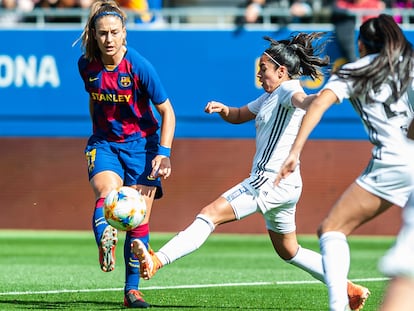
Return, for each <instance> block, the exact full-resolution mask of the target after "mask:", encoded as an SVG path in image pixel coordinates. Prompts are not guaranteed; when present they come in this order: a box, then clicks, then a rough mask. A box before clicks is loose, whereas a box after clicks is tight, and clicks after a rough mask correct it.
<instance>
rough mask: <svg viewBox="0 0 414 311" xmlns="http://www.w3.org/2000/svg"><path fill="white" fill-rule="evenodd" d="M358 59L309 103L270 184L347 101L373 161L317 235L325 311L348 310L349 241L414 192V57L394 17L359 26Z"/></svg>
mask: <svg viewBox="0 0 414 311" xmlns="http://www.w3.org/2000/svg"><path fill="white" fill-rule="evenodd" d="M358 48H359V54H360V56H361V58H360V59H359V60H357V61H356V62H353V63H350V64H346V65H344V66H343V67H342V68H340V69H339V70H337V71H336V72H335V73H334V74H333V75H332V76H331V78H330V79H329V80H328V82H327V83H326V85H325V86H324V87H323V89H322V90H321V92H320V93H319V94H318V96H317V97H316V98H315V99H314V100H313V101H312V103H311V104H310V106H309V108H308V111H307V113H306V115H305V117H304V118H303V122H302V125H301V128H300V130H299V133H298V135H297V137H296V139H295V142H294V144H293V146H292V149H291V151H290V153H289V156H288V157H287V159H286V161H285V162H284V164H283V166H282V168H281V169H280V173H279V175H278V177H277V179H276V181H275V184H278V183H279V182H280V183H281V182H283V180H287V179H288V178H289V177H290V174H292V172H294V170H295V168H296V166H297V164H298V157H299V155H300V153H301V151H302V148H303V146H304V144H305V142H306V140H307V138H308V136H309V134H310V133H311V132H312V130H313V129H314V128H315V127H316V126H317V124H318V122H319V120H320V119H321V117H322V115H323V114H324V112H325V111H326V110H327V109H328V108H329V107H330V106H331V105H333V104H335V103H338V102H342V101H343V99H345V98H349V100H350V101H351V103H352V105H353V107H354V108H355V110H356V112H357V113H358V115H359V116H360V118H361V120H362V122H363V124H364V127H365V129H366V132H367V134H368V137H369V140H370V142H371V143H372V144H373V146H374V147H373V149H372V157H371V160H370V162H369V164H368V166H367V167H366V169H365V170H364V171H363V172H362V173H361V175H360V176H359V177H358V178H357V179H356V180H355V182H354V183H352V184H351V185H350V186H349V187H348V189H347V190H346V191H345V192H344V193H343V194H342V196H341V197H340V198H339V199H338V201H337V202H336V203H335V204H334V206H333V207H332V208H331V210H330V212H329V214H328V215H327V217H326V218H325V219H324V220H323V221H322V223H321V225H320V227H319V229H318V236H319V241H320V249H321V254H322V258H323V267H324V271H325V281H326V284H327V286H328V293H329V306H330V310H331V311H344V310H348V308H349V306H348V297H347V275H348V271H349V266H350V251H349V245H348V242H347V236H348V235H349V234H351V232H352V231H353V230H355V229H356V228H358V227H359V226H360V225H362V224H364V223H365V222H367V221H369V220H371V219H372V218H374V217H376V216H378V215H379V214H381V213H383V212H384V211H385V210H387V209H388V208H390V207H391V206H393V205H397V206H400V207H403V206H405V205H406V203H407V201H408V198H409V196H410V194H411V193H412V192H413V183H412V176H411V174H412V172H411V170H410V161H413V159H414V153H413V149H412V146H411V144H409V143H408V140H407V137H406V134H407V128H408V125H409V124H410V122H411V120H412V117H413V107H412V104H413V102H414V101H413V98H414V94H413V93H414V84H413V79H412V75H413V50H412V46H411V44H410V43H409V42H408V40H407V39H406V37H405V36H404V34H403V32H402V30H401V29H400V27H399V26H398V24H396V23H395V21H394V19H393V17H392V16H389V15H385V14H381V15H379V16H378V17H375V18H372V19H369V20H368V21H366V22H365V23H363V24H362V25H361V27H360V34H359V39H358Z"/></svg>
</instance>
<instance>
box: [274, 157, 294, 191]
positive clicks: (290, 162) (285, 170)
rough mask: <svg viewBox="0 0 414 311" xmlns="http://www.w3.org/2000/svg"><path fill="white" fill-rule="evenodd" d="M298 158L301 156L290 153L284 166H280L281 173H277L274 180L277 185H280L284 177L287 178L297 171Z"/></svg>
mask: <svg viewBox="0 0 414 311" xmlns="http://www.w3.org/2000/svg"><path fill="white" fill-rule="evenodd" d="M298 160H299V157H298V156H297V155H295V154H289V155H288V157H287V158H286V160H285V162H283V164H282V166H281V167H280V170H279V173H278V174H277V176H276V179H275V181H274V182H273V184H274V185H275V186H277V185H279V182H280V181H281V180H282V179H284V178H287V177H288V176H289V175H290V174H292V173H293V172H294V171H295V169H296V166H297V165H298Z"/></svg>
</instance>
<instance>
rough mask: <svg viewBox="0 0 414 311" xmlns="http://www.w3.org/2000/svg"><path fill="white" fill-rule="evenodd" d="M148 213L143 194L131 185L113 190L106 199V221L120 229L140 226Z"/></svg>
mask: <svg viewBox="0 0 414 311" xmlns="http://www.w3.org/2000/svg"><path fill="white" fill-rule="evenodd" d="M146 213H147V206H146V205H145V200H144V198H143V196H142V195H141V194H140V193H139V192H138V191H137V190H135V189H133V188H131V187H121V188H119V189H114V190H112V191H111V192H110V193H109V194H108V195H107V196H106V198H105V201H104V215H105V219H106V221H107V222H108V223H109V224H110V225H111V226H112V227H114V228H116V229H119V230H124V231H129V230H132V229H134V228H136V227H138V226H139V225H140V224H141V223H142V221H143V220H144V218H145V214H146Z"/></svg>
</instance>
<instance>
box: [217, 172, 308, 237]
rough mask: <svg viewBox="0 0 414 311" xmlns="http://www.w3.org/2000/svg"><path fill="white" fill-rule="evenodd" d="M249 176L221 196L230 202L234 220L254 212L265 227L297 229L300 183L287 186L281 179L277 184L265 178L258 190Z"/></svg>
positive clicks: (270, 228)
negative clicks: (296, 218)
mask: <svg viewBox="0 0 414 311" xmlns="http://www.w3.org/2000/svg"><path fill="white" fill-rule="evenodd" d="M251 180H252V178H246V179H245V180H244V181H243V182H241V183H240V184H238V185H236V186H234V187H233V188H231V189H230V190H228V191H226V192H225V193H224V194H223V195H222V196H223V197H224V198H225V199H226V200H227V201H228V202H229V203H230V205H231V206H232V208H233V211H234V214H235V215H236V219H242V218H245V217H247V216H249V215H252V214H254V213H256V212H258V213H261V214H262V215H263V217H264V219H265V222H266V228H267V229H268V230H271V231H274V232H277V233H280V234H287V233H291V232H294V231H295V230H296V224H295V213H296V203H297V202H298V200H299V198H300V195H301V192H302V185H301V184H300V185H296V186H295V185H290V184H286V183H284V182H283V181H282V182H280V184H279V185H278V186H277V187H274V186H273V181H271V180H270V179H269V180H267V181H266V182H265V183H264V184H263V185H261V186H260V188H259V189H255V188H253V187H252V186H251V184H250V181H251Z"/></svg>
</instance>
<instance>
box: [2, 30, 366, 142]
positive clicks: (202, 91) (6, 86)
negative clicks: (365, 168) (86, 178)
mask: <svg viewBox="0 0 414 311" xmlns="http://www.w3.org/2000/svg"><path fill="white" fill-rule="evenodd" d="M81 31H82V30H81V29H70V30H38V29H36V30H2V38H3V42H8V44H4V45H3V46H2V47H1V48H0V98H1V110H0V136H3V137H7V136H25V137H39V136H41V137H87V136H89V135H90V133H91V122H90V118H89V111H88V97H87V93H86V92H85V90H84V87H83V84H82V81H81V79H80V76H79V73H78V70H77V60H78V58H79V56H80V54H81V49H80V45H79V43H78V44H76V45H74V46H73V44H74V42H75V41H76V40H77V39H78V38H79V36H80V34H81ZM290 34H291V31H289V29H283V30H280V31H277V32H271V31H243V32H233V31H228V30H222V31H220V30H214V31H213V30H194V31H189V30H176V31H174V30H129V31H128V35H127V41H128V45H130V46H133V47H134V48H136V49H137V50H138V51H139V52H141V53H142V54H143V55H144V56H145V57H146V58H148V59H149V61H150V62H151V63H152V64H153V65H154V66H155V68H156V70H157V71H158V74H159V75H160V77H161V80H162V81H163V84H164V86H165V88H166V89H167V91H168V94H169V96H170V99H171V101H172V103H173V105H174V108H175V111H176V115H177V128H176V137H177V138H253V137H254V124H253V122H249V123H248V124H243V125H230V124H227V123H226V122H223V121H222V120H220V117H219V116H216V115H213V116H211V115H206V114H205V113H204V112H203V109H204V106H205V105H206V103H207V102H208V101H209V100H217V101H222V102H224V103H225V104H227V105H230V106H242V105H244V104H246V103H248V102H249V101H251V100H253V99H255V98H256V97H258V96H259V95H260V94H261V93H262V92H263V90H262V89H261V87H260V85H259V84H258V83H257V79H256V72H257V60H258V57H259V56H260V55H261V53H262V52H263V51H264V49H266V48H267V47H268V42H267V41H265V40H264V39H263V37H264V36H266V35H267V36H271V37H273V38H275V39H276V40H279V39H284V38H286V37H288V36H289V35H290ZM328 37H332V34H329V33H328V34H327V38H328ZM326 53H327V54H328V55H329V56H330V57H331V62H332V63H335V62H338V61H340V55H339V54H338V49H337V46H336V43H335V41H334V40H329V43H328V45H327V49H326ZM327 77H328V72H326V73H325V79H323V80H321V81H316V82H315V81H310V80H303V81H302V82H303V85H304V87H305V89H306V91H307V92H308V93H315V92H317V91H318V90H319V89H320V87H321V86H322V85H323V83H324V82H326V81H325V80H326V78H327ZM311 138H314V139H365V133H364V131H363V128H362V125H361V124H360V121H359V119H358V117H357V115H356V113H355V112H354V111H353V109H352V107H351V106H350V104H349V103H347V102H344V103H343V104H341V105H337V106H335V107H333V108H331V109H330V110H329V111H328V112H327V114H326V115H325V116H324V118H323V120H322V122H321V123H320V124H319V125H318V127H317V128H316V129H315V131H314V132H313V133H312V137H311Z"/></svg>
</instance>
